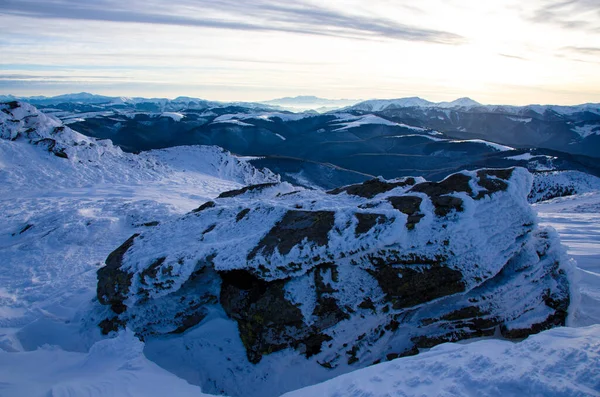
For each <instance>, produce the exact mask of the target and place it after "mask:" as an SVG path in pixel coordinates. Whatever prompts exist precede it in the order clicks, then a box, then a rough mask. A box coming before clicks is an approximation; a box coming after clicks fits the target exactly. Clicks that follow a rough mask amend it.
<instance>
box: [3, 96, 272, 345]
mask: <svg viewBox="0 0 600 397" xmlns="http://www.w3.org/2000/svg"><path fill="white" fill-rule="evenodd" d="M0 134H1V138H0V220H1V222H0V257H1V258H2V261H1V263H0V269H1V271H0V348H1V349H3V350H6V351H20V350H31V349H35V348H37V347H38V346H42V345H43V344H46V343H51V344H57V345H60V346H62V347H64V348H67V349H69V350H86V349H87V348H88V347H89V345H90V343H91V342H93V339H94V336H93V335H90V332H91V334H97V331H96V328H95V325H94V326H93V328H89V330H91V331H89V330H84V329H83V328H85V327H83V325H82V323H81V313H82V312H85V311H87V310H89V308H88V305H89V302H90V299H91V298H92V297H93V296H94V295H95V277H96V276H95V272H96V270H97V267H98V266H99V264H100V263H101V261H103V260H104V258H106V255H108V254H109V253H110V252H111V251H112V250H113V249H114V247H115V246H117V245H119V244H120V243H121V242H122V240H123V239H125V238H127V236H129V235H131V233H134V232H136V231H140V230H142V229H145V228H148V227H152V226H153V225H156V224H157V223H158V222H162V221H164V220H166V219H168V218H170V217H172V216H173V215H177V214H182V213H185V212H187V211H190V210H191V209H192V208H194V207H196V206H198V205H199V203H202V202H204V201H207V200H210V199H212V198H214V197H216V196H217V195H218V194H220V193H221V192H223V191H226V190H231V189H237V188H241V187H243V186H244V185H246V184H249V183H264V182H275V181H278V177H276V176H275V175H274V174H272V173H271V172H270V171H267V170H264V171H260V170H257V169H256V168H254V167H252V166H251V165H250V164H248V163H247V162H246V161H244V160H241V159H238V158H236V157H234V156H232V155H231V154H229V153H228V152H225V151H223V150H222V149H220V148H216V147H202V146H194V147H178V148H170V149H165V150H157V151H151V152H147V153H143V154H140V155H134V154H128V153H123V152H122V151H121V149H119V148H117V147H115V146H113V145H112V143H110V141H97V140H95V139H91V138H88V137H85V136H83V135H81V134H79V133H77V132H75V131H73V130H71V129H70V128H68V127H66V126H64V125H62V124H61V123H60V122H59V121H57V120H56V119H53V118H52V117H49V116H46V115H44V114H42V113H41V112H38V111H37V110H36V109H35V108H33V107H32V106H30V105H27V104H21V103H11V104H4V105H0ZM50 141H51V144H46V142H50ZM57 153H58V155H57ZM82 327H83V328H82ZM82 333H83V334H82ZM84 334H85V335H84ZM86 335H87V336H86ZM90 338H91V339H90Z"/></svg>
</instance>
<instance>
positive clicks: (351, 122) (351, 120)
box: [332, 114, 426, 132]
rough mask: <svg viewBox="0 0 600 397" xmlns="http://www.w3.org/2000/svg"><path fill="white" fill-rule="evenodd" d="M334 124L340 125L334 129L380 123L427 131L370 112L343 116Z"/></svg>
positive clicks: (339, 129)
mask: <svg viewBox="0 0 600 397" xmlns="http://www.w3.org/2000/svg"><path fill="white" fill-rule="evenodd" d="M332 124H333V125H338V126H339V127H338V128H336V129H334V130H333V131H343V130H348V129H350V128H356V127H360V126H362V125H367V124H380V125H387V126H392V127H401V128H407V129H410V130H414V131H422V132H425V131H426V129H424V128H420V127H413V126H410V125H407V124H403V123H396V122H393V121H389V120H386V119H384V118H381V117H379V116H375V115H372V114H368V115H365V116H350V117H346V118H341V119H338V120H336V121H335V122H332Z"/></svg>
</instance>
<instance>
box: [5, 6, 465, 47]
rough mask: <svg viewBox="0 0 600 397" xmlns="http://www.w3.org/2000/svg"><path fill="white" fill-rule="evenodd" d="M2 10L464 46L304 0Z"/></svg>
mask: <svg viewBox="0 0 600 397" xmlns="http://www.w3.org/2000/svg"><path fill="white" fill-rule="evenodd" d="M2 12H3V13H4V14H8V15H14V16H21V17H30V18H40V19H73V20H92V21H110V22H129V23H148V24H160V25H175V26H193V27H202V28H215V29H229V30H238V31H264V32H287V33H302V34H312V35H322V36H336V37H348V38H357V39H378V38H379V39H381V38H387V39H398V40H408V41H421V42H433V43H443V44H459V43H462V42H464V38H463V37H461V36H460V35H458V34H455V33H451V32H445V31H439V30H435V29H427V28H421V27H415V26H409V25H406V24H403V23H399V22H397V21H394V20H392V19H385V18H380V17H372V16H365V15H352V14H349V13H345V12H342V11H340V10H334V9H330V8H324V7H321V6H316V5H314V4H310V3H307V2H303V1H296V2H285V1H274V0H244V1H238V0H204V1H190V0H176V1H172V2H169V6H168V7H165V2H157V1H155V0H154V1H137V0H132V1H127V2H124V1H115V0H96V1H94V2H87V1H86V2H82V1H79V0H43V1H39V0H7V1H6V2H5V3H4V4H2Z"/></svg>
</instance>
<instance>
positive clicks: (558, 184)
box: [528, 171, 600, 203]
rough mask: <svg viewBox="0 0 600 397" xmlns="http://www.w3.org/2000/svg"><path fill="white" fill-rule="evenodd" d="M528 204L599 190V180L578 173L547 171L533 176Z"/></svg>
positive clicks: (592, 176)
mask: <svg viewBox="0 0 600 397" xmlns="http://www.w3.org/2000/svg"><path fill="white" fill-rule="evenodd" d="M533 175H534V177H533V185H532V186H531V191H530V192H529V196H528V199H529V202H530V203H537V202H540V201H545V200H550V199H553V198H556V197H565V196H572V195H574V194H582V193H588V192H592V191H597V190H600V178H598V177H596V176H594V175H590V174H586V173H584V172H580V171H548V172H536V173H534V174H533Z"/></svg>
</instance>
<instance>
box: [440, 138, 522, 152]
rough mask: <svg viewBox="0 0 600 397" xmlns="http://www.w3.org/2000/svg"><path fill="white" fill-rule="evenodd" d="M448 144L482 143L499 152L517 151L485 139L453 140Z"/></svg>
mask: <svg viewBox="0 0 600 397" xmlns="http://www.w3.org/2000/svg"><path fill="white" fill-rule="evenodd" d="M448 142H449V143H466V142H471V143H482V144H484V145H487V146H489V147H491V148H493V149H495V150H497V151H499V152H507V151H509V150H515V148H513V147H510V146H505V145H500V144H498V143H494V142H489V141H484V140H483V139H466V140H453V141H448Z"/></svg>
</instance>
